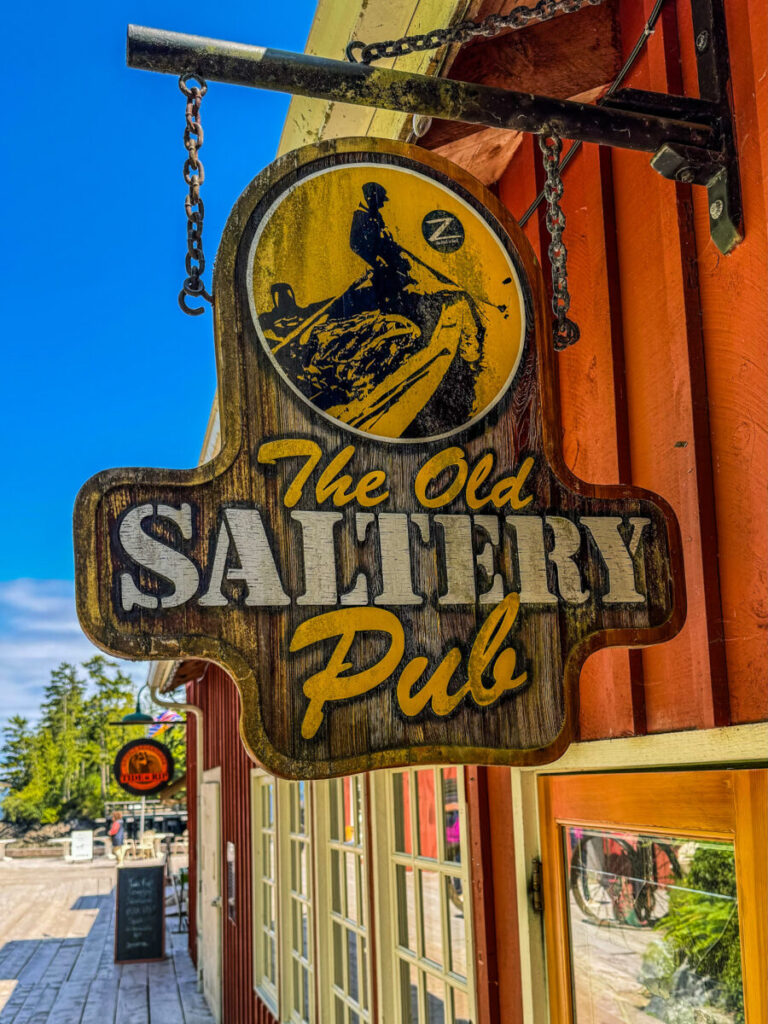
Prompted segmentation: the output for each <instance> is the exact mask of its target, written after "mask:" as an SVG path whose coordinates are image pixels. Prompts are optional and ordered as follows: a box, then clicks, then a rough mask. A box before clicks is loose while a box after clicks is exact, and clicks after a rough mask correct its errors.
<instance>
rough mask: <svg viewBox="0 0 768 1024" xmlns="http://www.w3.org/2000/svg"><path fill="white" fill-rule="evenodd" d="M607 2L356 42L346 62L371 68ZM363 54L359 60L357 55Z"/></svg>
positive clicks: (548, 1) (556, 5)
mask: <svg viewBox="0 0 768 1024" xmlns="http://www.w3.org/2000/svg"><path fill="white" fill-rule="evenodd" d="M603 2H604V0H539V2H538V3H537V4H535V5H534V6H533V7H515V8H514V10H512V11H510V12H509V14H489V15H488V17H487V18H483V20H482V21H460V22H459V23H458V24H456V25H453V26H452V27H451V28H438V29H433V31H432V32H425V33H424V34H423V35H413V36H401V37H400V38H399V39H383V40H381V41H380V42H377V43H363V42H360V41H359V40H353V41H352V42H351V43H350V44H349V45H348V46H347V60H351V61H353V62H355V63H358V64H371V63H372V62H373V61H375V60H386V59H387V58H392V57H402V56H403V55H405V54H407V53H417V52H421V51H424V50H437V49H439V48H440V47H441V46H446V45H448V44H450V43H459V44H462V43H468V42H469V40H470V39H474V38H475V37H477V36H486V37H491V36H497V35H498V34H499V33H500V32H504V31H505V30H506V29H520V28H525V26H526V25H530V24H531V22H540V21H549V20H550V19H551V18H554V17H556V16H557V15H558V14H574V13H575V12H576V11H580V10H581V9H582V7H587V6H590V7H598V6H599V5H600V4H602V3H603ZM358 50H359V51H360V54H359V56H356V55H355V54H356V51H358Z"/></svg>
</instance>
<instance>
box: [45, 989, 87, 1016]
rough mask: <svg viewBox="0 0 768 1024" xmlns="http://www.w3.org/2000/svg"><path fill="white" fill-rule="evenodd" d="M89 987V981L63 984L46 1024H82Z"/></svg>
mask: <svg viewBox="0 0 768 1024" xmlns="http://www.w3.org/2000/svg"><path fill="white" fill-rule="evenodd" d="M89 987H90V982H88V981H64V982H62V984H61V986H60V988H59V991H58V992H57V994H56V999H55V1000H54V1003H53V1006H52V1007H51V1011H50V1013H49V1014H48V1016H47V1017H46V1018H45V1020H46V1024H80V1018H81V1017H82V1015H83V1007H84V1006H85V1000H86V999H87V997H88V989H89Z"/></svg>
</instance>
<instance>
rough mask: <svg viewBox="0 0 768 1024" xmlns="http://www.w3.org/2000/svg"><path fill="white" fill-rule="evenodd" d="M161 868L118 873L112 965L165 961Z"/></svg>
mask: <svg viewBox="0 0 768 1024" xmlns="http://www.w3.org/2000/svg"><path fill="white" fill-rule="evenodd" d="M164 870H165V869H164V867H163V865H162V864H158V865H153V866H152V867H121V868H118V871H117V895H116V899H117V913H116V914H115V963H116V964H125V963H135V962H137V961H138V962H142V961H146V960H164V959H165V907H164V902H163V896H164V880H163V872H164Z"/></svg>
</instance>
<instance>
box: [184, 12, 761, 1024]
mask: <svg viewBox="0 0 768 1024" xmlns="http://www.w3.org/2000/svg"><path fill="white" fill-rule="evenodd" d="M486 6H488V7H489V11H490V8H491V7H493V8H494V9H496V10H498V9H499V8H500V5H499V4H498V3H495V4H491V5H486ZM507 6H510V5H507ZM725 6H726V15H727V24H728V33H729V42H730V55H731V67H732V87H733V102H734V108H735V118H736V134H737V141H738V146H739V153H740V158H741V185H742V192H743V203H744V220H745V228H746V237H745V240H744V241H743V242H742V243H741V245H739V246H738V247H737V248H736V249H735V250H734V251H733V252H732V253H731V254H730V255H728V256H727V257H723V256H722V255H721V254H720V253H719V252H718V251H717V249H716V248H715V246H714V244H713V243H712V242H711V240H710V237H709V221H708V210H707V196H706V192H705V191H704V190H703V189H697V188H691V187H690V186H686V185H679V184H675V183H673V182H670V181H667V180H665V179H663V178H661V177H660V176H658V175H657V174H656V173H655V172H654V171H653V170H652V169H651V167H650V166H649V159H648V156H647V155H646V154H642V153H632V152H629V151H618V150H613V151H611V150H608V149H603V148H601V147H597V146H594V145H584V146H583V147H582V149H581V151H580V152H579V153H578V154H577V156H576V157H575V158H574V160H573V161H572V163H571V165H570V166H569V168H568V169H567V171H566V172H565V175H564V183H565V195H564V201H563V203H564V208H565V212H566V215H567V228H566V233H565V241H566V244H567V246H568V253H569V259H568V265H569V287H570V292H571V296H572V307H571V309H572V315H573V317H574V319H575V320H576V321H577V322H578V324H579V326H580V328H581V332H582V338H581V340H580V341H579V342H578V344H576V345H575V346H573V347H572V348H570V349H569V350H568V351H566V352H564V353H562V354H560V355H559V356H558V359H557V364H558V371H559V393H560V401H561V419H562V436H563V448H564V452H565V456H566V461H567V462H568V464H569V466H570V467H571V468H572V469H573V471H574V472H575V473H576V474H577V475H578V476H580V477H582V478H583V479H585V480H591V481H596V482H600V483H610V482H619V481H623V482H632V483H634V484H637V485H640V486H642V487H646V488H649V489H650V490H652V491H657V492H658V493H660V494H661V495H663V496H664V497H665V498H666V499H667V500H668V501H670V503H671V504H672V505H673V507H674V509H675V511H676V513H677V516H678V518H679V520H680V524H681V528H682V536H683V555H684V559H685V567H686V585H687V592H688V619H687V622H686V625H685V627H684V629H683V630H682V632H681V633H680V635H679V636H678V637H676V638H675V639H674V640H672V641H671V642H669V643H666V644H663V645H660V646H658V647H655V648H649V649H647V650H644V651H633V652H629V651H621V650H608V651H601V652H599V653H597V654H595V655H593V656H592V657H591V658H590V659H589V661H588V662H587V663H586V665H585V667H584V670H583V672H582V678H581V685H580V695H581V714H580V738H581V739H582V740H595V739H604V738H614V737H615V738H618V737H623V736H632V735H640V734H644V733H651V734H652V733H661V732H668V731H674V730H683V729H707V728H712V727H715V726H729V725H737V724H742V723H748V722H756V721H764V720H766V719H768V687H766V685H765V679H766V678H767V677H768V579H767V575H768V501H767V500H766V496H767V495H768V229H767V226H766V225H767V220H766V214H767V207H768V73H767V72H766V63H767V60H766V54H768V7H767V6H766V4H765V2H764V0H726V4H725ZM608 7H609V9H610V11H611V12H612V13H611V17H612V19H613V22H612V31H611V32H609V33H608V34H606V35H605V36H604V37H605V39H606V45H608V44H609V43H610V45H611V46H614V47H616V48H617V50H618V53H617V57H618V60H619V62H620V61H621V60H623V59H624V58H626V56H627V54H628V53H629V50H630V49H631V47H632V45H633V44H634V42H635V40H636V38H637V37H638V35H639V33H640V32H641V30H642V26H643V24H644V23H645V19H646V18H647V16H648V14H649V12H650V10H651V7H652V0H642V2H639V0H618V2H616V3H611V4H609V5H608ZM504 9H506V7H505V8H504ZM489 11H485V9H483V11H482V12H481V13H488V12H489ZM576 17H580V15H579V16H574V18H576ZM588 17H589V18H591V19H595V18H596V17H597V16H596V15H593V14H589V15H588ZM600 17H601V18H602V17H605V15H601V16H600ZM574 24H575V22H574ZM600 24H601V25H602V22H601V23H600ZM530 31H531V32H533V31H534V30H533V29H532V30H530ZM600 31H601V32H602V31H603V29H601V30H600ZM535 32H536V35H535V37H534V36H533V35H532V36H530V38H531V39H534V38H535V40H536V44H535V46H534V45H533V44H532V45H531V46H530V47H529V49H528V50H526V52H525V59H526V60H527V61H528V62H529V64H530V67H531V68H532V69H533V70H534V71H535V73H536V75H538V78H537V81H536V87H537V89H538V91H541V92H546V91H547V90H546V88H544V85H543V84H542V83H541V82H540V81H539V79H540V78H541V75H542V73H543V72H542V66H543V62H544V64H545V63H546V59H547V53H546V39H547V32H549V33H552V34H553V38H555V35H556V36H557V38H558V39H561V37H562V33H563V27H562V25H560V26H558V24H557V20H556V21H555V22H552V23H549V25H548V26H547V25H545V26H538V27H537V28H536V30H535ZM524 35H525V33H521V34H520V38H521V39H522V37H523V36H524ZM510 38H511V37H510ZM542 40H543V42H542ZM477 45H478V46H482V45H485V44H483V43H479V44H477ZM510 45H513V44H512V43H510ZM514 45H516V46H518V49H519V47H520V46H521V45H522V43H515V44H514ZM495 46H496V47H497V49H498V46H499V44H498V43H496V44H495ZM536 47H539V50H538V51H537V50H536ZM468 49H469V48H468ZM561 49H562V48H561ZM494 52H496V51H494ZM558 53H559V54H560V57H559V60H560V61H561V62H562V60H563V59H564V57H563V53H561V52H560V50H559V51H558ZM497 56H498V54H497ZM494 59H496V58H494ZM502 63H503V61H502ZM457 66H460V67H462V68H463V70H464V76H465V77H467V69H468V68H470V67H472V66H475V67H477V68H478V69H480V70H479V71H478V75H480V72H481V71H482V69H483V67H484V62H483V60H481V59H474V61H473V60H472V59H471V55H470V58H467V59H465V60H464V62H463V64H461V65H459V64H458V63H457ZM515 66H516V67H517V65H515ZM577 70H578V68H577ZM552 73H553V74H555V71H554V70H553V72H552ZM560 74H561V77H562V71H561V72H560ZM574 74H575V72H574ZM583 74H586V71H585V70H584V69H582V70H581V71H579V74H578V75H576V77H575V78H574V75H571V78H574V81H573V82H572V83H571V82H570V79H569V83H570V84H569V85H568V89H570V90H571V91H570V92H568V91H566V92H563V91H562V88H561V89H560V91H559V92H558V91H557V90H556V89H555V88H553V89H552V90H551V92H552V94H553V95H569V94H570V95H572V94H573V90H574V89H576V83H577V82H578V81H580V80H582V79H581V76H583ZM545 77H546V76H545ZM566 77H567V76H566ZM494 84H503V81H495V82H494ZM589 84H590V86H592V85H594V84H595V83H594V82H590V83H589ZM509 85H510V87H512V88H521V87H524V86H523V85H521V84H520V83H518V84H517V85H515V84H514V83H512V82H510V83H509ZM625 85H627V86H630V87H635V88H640V89H651V90H654V91H659V92H683V93H685V94H687V95H697V92H698V87H697V75H696V66H695V59H694V42H693V32H692V27H691V15H690V6H689V0H667V2H666V4H665V6H664V8H663V13H662V17H661V19H660V21H659V23H658V25H657V27H656V30H655V32H654V34H653V35H652V37H651V38H650V40H649V42H648V45H647V46H646V48H645V51H644V53H643V55H642V57H641V58H640V60H639V61H638V62H637V64H636V66H635V69H634V70H633V72H632V73H631V75H630V77H629V79H628V80H627V81H626V82H625ZM446 138H453V139H454V140H455V139H456V138H457V136H456V134H455V133H454V134H453V135H452V136H450V135H444V137H443V139H442V141H443V142H444V141H445V139H446ZM478 139H480V136H478ZM466 141H467V140H466V139H465V140H464V141H463V142H462V140H459V141H457V142H455V145H456V146H457V147H458V148H457V149H456V159H457V160H459V162H462V158H460V153H461V154H464V155H465V156H466V154H468V153H471V150H472V147H471V146H469V147H468V146H467V144H466ZM567 145H568V144H567V143H566V146H567ZM506 151H507V150H505V152H506ZM441 152H445V149H441ZM508 152H509V154H510V157H509V162H508V164H507V166H506V170H505V171H504V172H503V173H502V175H501V177H500V178H499V179H498V181H497V184H496V186H495V188H496V190H497V192H498V194H499V196H500V198H501V200H502V201H503V202H504V203H505V205H506V206H507V207H508V208H509V209H510V211H511V212H512V213H513V215H515V216H517V217H520V216H521V215H522V214H523V213H524V211H525V210H526V209H527V208H528V207H529V205H530V203H531V202H532V200H533V198H534V197H535V195H536V194H537V192H538V191H539V189H540V188H541V185H542V180H543V171H542V166H541V157H540V153H539V148H538V144H537V143H536V140H534V139H532V138H530V137H523V138H522V139H521V140H519V143H515V144H514V145H509V146H508ZM446 155H449V156H450V155H451V154H450V153H446ZM494 158H495V159H498V152H497V151H494ZM495 176H496V175H494V177H495ZM526 233H527V235H528V238H529V240H530V241H531V243H532V245H533V247H534V249H535V251H536V252H537V254H538V256H539V258H540V260H541V261H542V264H543V265H544V270H545V277H546V276H547V275H548V273H549V270H548V265H547V260H546V249H547V245H548V236H547V234H546V229H545V226H544V210H543V209H540V210H539V212H538V214H536V215H534V216H533V217H532V218H531V219H530V221H529V222H528V225H527V227H526ZM187 695H188V699H189V700H190V701H191V702H192V703H195V704H198V705H199V706H200V707H201V708H202V709H203V714H204V718H205V730H204V733H205V734H204V741H205V742H204V767H205V768H211V767H215V766H218V765H220V766H221V780H222V785H221V799H222V804H221V806H222V837H221V838H222V850H224V849H225V848H226V843H227V841H228V840H229V841H232V842H234V843H235V848H236V856H237V863H236V870H237V879H238V886H237V923H236V924H234V925H233V924H231V923H230V922H229V921H228V920H227V919H226V915H224V924H223V935H224V948H223V965H224V967H223V985H222V991H223V1000H224V1014H223V1019H224V1020H225V1021H233V1022H240V1021H244V1022H246V1021H247V1022H249V1024H250V1022H258V1024H266V1022H267V1021H272V1020H273V1018H272V1017H271V1016H270V1015H269V1014H268V1013H267V1011H266V1009H265V1008H264V1007H263V1005H262V1004H261V1003H260V1002H259V1001H258V1000H257V999H256V998H255V996H254V994H253V989H252V939H251V935H252V929H251V885H252V882H251V862H250V786H249V771H250V768H251V762H250V761H249V759H248V757H247V755H246V754H245V751H244V749H243V747H242V744H241V743H240V741H239V730H238V717H239V699H238V696H237V692H236V689H235V687H234V685H233V684H232V682H231V681H230V680H229V679H228V677H227V676H226V674H225V673H224V672H223V671H222V670H221V669H219V668H217V667H215V666H211V667H210V668H209V670H208V672H207V673H206V675H205V677H204V678H203V680H202V681H200V682H198V683H195V684H189V685H188V687H187ZM189 729H190V733H189V748H188V782H189V787H190V788H189V791H188V792H189V814H190V833H191V834H192V835H193V836H194V834H195V829H196V828H197V822H196V820H195V794H194V777H195V776H194V770H195V756H196V755H195V750H196V745H195V726H194V723H193V722H191V723H190V727H189ZM466 778H467V794H468V802H469V822H470V846H471V853H472V886H473V896H474V920H475V930H476V933H477V943H476V944H477V950H478V965H477V973H478V1008H479V1020H480V1021H481V1022H483V1024H489V1022H491V1021H508V1020H510V1021H511V1020H519V1019H522V1018H521V1014H522V1002H521V987H520V986H521V982H520V970H519V952H518V923H517V919H516V915H515V907H516V893H515V875H514V871H513V870H511V865H512V864H513V858H514V835H513V830H512V818H511V815H510V813H509V808H510V806H511V799H512V796H511V782H510V775H509V772H508V771H507V770H506V769H504V768H491V769H468V770H467V776H466ZM223 868H224V864H222V869H223ZM195 870H196V865H195V863H194V857H193V858H192V865H191V872H192V877H191V879H190V893H191V899H192V906H191V915H190V916H191V927H190V948H191V951H192V953H193V955H194V952H195V950H194V944H195V939H194V919H195V917H194V915H195V907H194V898H195V897H194V893H195V878H194V873H195ZM222 875H223V877H226V873H225V872H224V871H223V872H222ZM225 895H226V894H225Z"/></svg>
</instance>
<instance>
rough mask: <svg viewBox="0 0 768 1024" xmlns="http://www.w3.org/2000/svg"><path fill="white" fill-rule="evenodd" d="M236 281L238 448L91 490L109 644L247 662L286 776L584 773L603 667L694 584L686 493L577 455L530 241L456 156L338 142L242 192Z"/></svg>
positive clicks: (80, 541) (92, 585) (646, 638)
mask: <svg viewBox="0 0 768 1024" xmlns="http://www.w3.org/2000/svg"><path fill="white" fill-rule="evenodd" d="M214 292H215V299H216V303H215V320H216V327H215V331H216V352H217V359H218V369H219V408H220V416H221V432H222V433H221V436H222V445H221V450H220V451H219V453H218V454H217V455H216V457H215V458H214V459H213V460H212V461H211V462H209V463H206V464H205V465H202V466H200V467H198V468H197V469H192V470H184V471H164V470H151V469H118V470H110V471H107V472H105V473H101V474H99V475H98V476H96V477H94V478H93V479H91V480H90V481H89V482H88V483H87V484H86V485H85V486H84V487H83V489H82V491H81V492H80V494H79V496H78V499H77V504H76V508H75V541H76V560H77V600H78V611H79V615H80V620H81V622H82V625H83V628H84V629H85V631H86V633H87V634H88V635H89V636H90V637H91V638H92V639H93V640H94V642H95V643H97V644H98V645H99V646H100V647H102V648H104V649H105V650H107V651H110V652H111V653H113V654H117V655H120V656H122V657H127V658H142V659H169V658H173V659H176V658H181V657H185V656H186V657H201V658H207V659H209V660H212V661H215V662H218V663H219V664H221V665H223V666H224V667H225V668H226V669H227V671H228V672H229V673H230V674H231V675H232V676H233V678H234V680H235V682H236V683H237V686H238V688H239V690H240V694H241V697H242V719H241V732H242V736H243V739H244V740H245V742H246V744H247V746H248V747H249V749H250V750H251V751H252V753H253V754H254V756H255V757H256V758H257V759H258V760H259V761H260V762H261V763H262V764H264V765H265V766H266V767H267V768H268V769H269V770H270V771H272V772H275V773H276V774H279V775H285V776H290V777H296V778H313V777H327V776H335V775H340V774H344V773H349V772H355V771H360V770H363V769H368V768H375V767H380V766H384V765H398V764H406V763H416V762H426V763H429V762H431V763H440V762H466V763H489V764H535V763H540V762H544V761H549V760H552V759H554V758H556V757H557V756H559V755H560V754H561V753H562V752H563V751H564V750H565V748H566V747H567V745H568V743H569V742H570V740H571V738H572V736H573V733H574V723H575V721H576V715H577V709H578V700H577V697H578V680H579V672H580V669H581V666H582V664H583V662H584V660H585V659H586V657H587V656H588V655H589V654H590V653H592V652H593V651H595V650H597V649H598V648H601V647H606V646H611V645H614V646H615V645H623V646H636V645H643V644H651V643H656V642H659V641H661V640H665V639H667V638H669V637H671V636H673V635H674V634H675V633H676V632H677V631H678V630H679V628H680V626H681V624H682V621H683V618H684V614H685V595H684V589H683V572H682V565H681V556H680V549H681V544H680V535H679V529H678V526H677V523H676V521H675V518H674V515H673V514H672V511H671V510H670V508H669V506H668V505H667V504H666V502H664V501H663V500H662V499H660V498H658V497H656V496H655V495H653V494H650V493H648V492H647V491H643V490H640V489H639V488H636V487H629V486H611V487H602V486H596V485H592V484H585V483H583V482H582V481H580V480H577V479H575V478H574V477H573V476H572V474H571V473H570V472H569V471H568V470H567V468H566V467H565V465H564V463H563V458H562V455H561V452H560V436H559V428H558V412H557V399H556V386H555V380H554V363H553V358H554V357H553V353H552V342H551V327H550V319H549V316H548V314H547V309H546V304H545V295H544V288H543V282H542V276H541V271H540V268H539V266H538V264H537V262H536V259H535V257H534V255H533V253H532V251H531V248H530V246H529V244H528V242H527V241H526V239H525V237H524V235H523V233H522V231H521V230H520V228H519V226H518V225H517V224H516V223H515V221H514V220H512V218H511V217H510V216H509V214H508V213H507V212H506V211H505V210H504V208H503V207H502V206H501V204H500V203H499V202H498V201H497V200H496V199H495V198H494V196H493V195H491V194H490V193H489V192H488V191H487V190H486V189H485V188H483V186H481V185H480V184H479V183H478V182H477V181H476V180H475V179H473V178H472V177H470V176H469V175H468V174H466V173H465V172H464V171H462V170H461V169H460V168H458V167H456V166H454V165H453V164H451V163H449V162H448V161H446V160H443V159H441V158H439V157H437V156H435V155H433V154H430V153H428V152H425V151H423V150H420V149H418V148H416V147H412V146H408V145H404V144H400V143H393V142H382V141H379V140H372V139H345V140H340V141H335V142H331V143H323V144H320V145H318V146H310V147H307V148H305V149H301V150H298V151H297V152H294V153H290V154H288V155H287V156H285V157H283V158H282V159H280V160H278V161H277V162H276V163H274V164H272V165H271V166H270V167H268V168H267V169H266V170H265V171H264V172H263V173H262V174H260V175H259V176H258V177H257V178H256V179H255V180H254V181H253V182H252V183H251V184H250V185H249V186H248V188H247V189H246V190H245V192H244V193H243V195H242V196H241V197H240V199H239V200H238V202H237V204H236V205H235V208H234V210H233V211H232V214H231V216H230V218H229V221H228V223H227V226H226V229H225V231H224V236H223V239H222V242H221V246H220V249H219V253H218V258H217V262H216V270H215V276H214ZM600 414H601V413H600V410H599V409H595V410H594V415H595V416H599V415H600Z"/></svg>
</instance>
